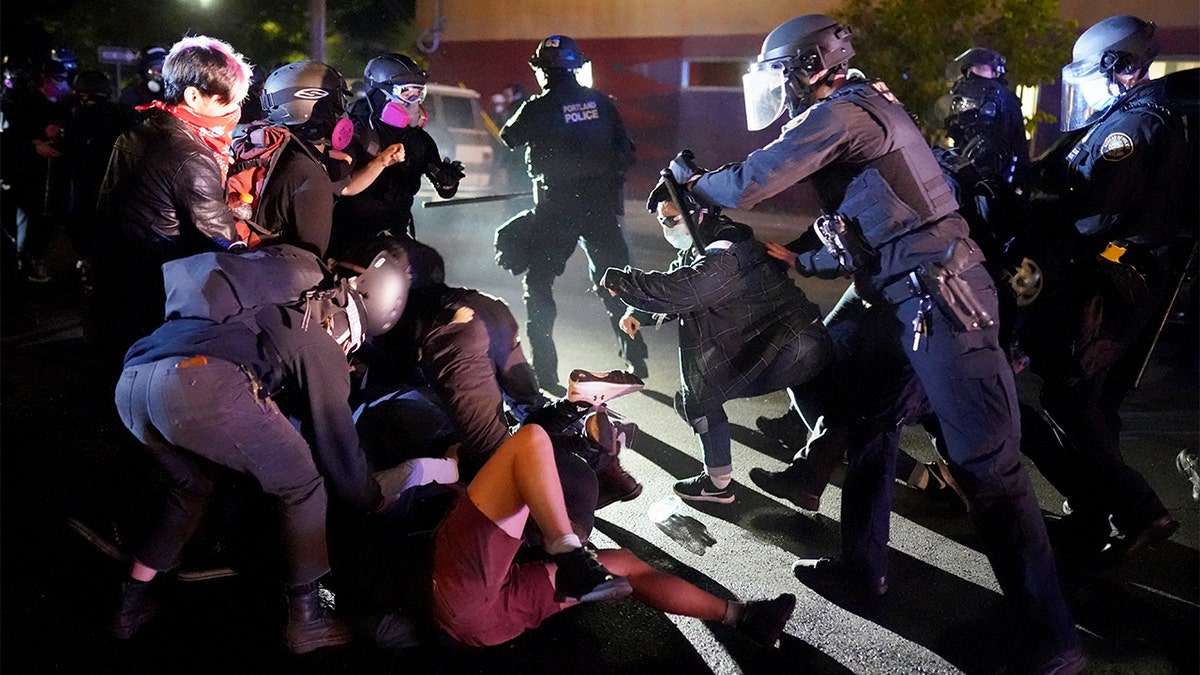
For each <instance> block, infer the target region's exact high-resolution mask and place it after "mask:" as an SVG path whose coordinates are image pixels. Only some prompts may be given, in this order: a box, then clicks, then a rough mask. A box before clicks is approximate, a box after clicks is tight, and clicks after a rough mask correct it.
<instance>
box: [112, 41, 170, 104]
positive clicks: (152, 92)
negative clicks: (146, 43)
mask: <svg viewBox="0 0 1200 675" xmlns="http://www.w3.org/2000/svg"><path fill="white" fill-rule="evenodd" d="M166 60H167V49H166V47H159V46H150V47H145V48H143V49H142V50H141V51H140V52H138V57H137V67H138V79H137V82H135V83H133V84H131V85H129V86H128V87H125V88H124V89H122V90H121V99H120V100H121V103H122V104H124V105H127V106H129V107H130V108H136V107H138V106H143V105H149V104H150V102H151V101H161V100H163V74H162V70H163V62H164V61H166Z"/></svg>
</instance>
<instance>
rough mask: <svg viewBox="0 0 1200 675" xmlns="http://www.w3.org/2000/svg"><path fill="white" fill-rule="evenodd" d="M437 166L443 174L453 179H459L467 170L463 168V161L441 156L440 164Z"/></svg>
mask: <svg viewBox="0 0 1200 675" xmlns="http://www.w3.org/2000/svg"><path fill="white" fill-rule="evenodd" d="M439 168H440V169H441V171H442V174H443V175H445V176H446V177H447V178H449V179H451V180H454V181H460V180H462V179H463V177H464V176H466V175H467V172H466V171H464V170H463V163H462V162H460V161H458V160H457V159H453V160H452V159H450V158H449V157H443V158H442V165H441V167H439Z"/></svg>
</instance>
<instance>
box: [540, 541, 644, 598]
mask: <svg viewBox="0 0 1200 675" xmlns="http://www.w3.org/2000/svg"><path fill="white" fill-rule="evenodd" d="M551 559H552V560H553V561H554V564H555V565H556V566H557V568H558V569H557V570H555V572H554V600H555V602H595V601H597V600H616V599H617V598H623V597H625V596H627V595H629V594H630V593H633V587H632V586H630V585H629V580H628V579H626V578H625V577H619V576H617V575H615V574H613V573H612V572H609V571H608V570H607V569H605V567H604V565H601V564H600V561H599V560H598V559H597V558H596V554H595V553H593V552H592V551H590V550H588V549H586V548H577V549H574V550H571V551H568V552H566V553H559V554H558V555H555V556H553V557H552V558H551Z"/></svg>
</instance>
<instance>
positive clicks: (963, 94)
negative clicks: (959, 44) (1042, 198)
mask: <svg viewBox="0 0 1200 675" xmlns="http://www.w3.org/2000/svg"><path fill="white" fill-rule="evenodd" d="M954 62H955V63H956V64H958V66H959V72H960V73H961V76H960V77H959V78H958V79H956V80H955V81H954V84H952V85H951V86H950V112H949V114H948V115H947V117H946V132H947V133H948V134H949V135H950V138H951V139H953V140H954V147H956V148H958V149H959V153H960V154H961V155H962V156H963V157H966V158H968V159H969V160H970V161H971V163H972V164H973V165H975V167H976V168H977V169H978V170H979V171H980V172H981V173H983V174H985V175H991V176H996V177H998V178H1000V179H1002V180H1003V181H1004V182H1007V183H1011V182H1012V181H1013V177H1014V175H1016V174H1017V173H1019V172H1021V171H1023V170H1024V168H1025V166H1026V165H1027V164H1029V143H1028V142H1027V140H1026V138H1025V121H1024V118H1023V117H1022V116H1021V99H1019V98H1017V95H1016V94H1014V93H1013V92H1012V91H1011V90H1010V89H1009V88H1008V83H1007V82H1006V81H1005V78H1004V75H1005V73H1007V72H1008V70H1007V66H1006V60H1005V58H1004V55H1003V54H1001V53H999V52H997V51H995V50H992V49H988V48H987V47H972V48H970V49H968V50H967V51H965V52H963V53H962V54H959V55H958V57H957V58H956V59H954Z"/></svg>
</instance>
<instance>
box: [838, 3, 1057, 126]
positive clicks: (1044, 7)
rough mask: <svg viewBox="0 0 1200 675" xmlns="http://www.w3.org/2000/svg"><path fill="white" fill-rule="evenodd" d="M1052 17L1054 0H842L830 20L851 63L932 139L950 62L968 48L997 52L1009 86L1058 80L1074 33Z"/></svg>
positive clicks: (948, 80) (951, 72)
mask: <svg viewBox="0 0 1200 675" xmlns="http://www.w3.org/2000/svg"><path fill="white" fill-rule="evenodd" d="M1058 13H1059V7H1058V0H845V2H844V4H843V5H842V7H841V9H839V10H838V11H835V12H833V16H834V17H835V18H836V19H838V20H839V21H841V22H843V23H845V24H848V25H849V26H850V27H851V29H853V31H854V38H853V43H854V51H855V57H854V58H853V59H852V60H851V62H850V65H851V66H852V67H855V68H858V69H859V70H862V71H863V72H865V73H866V74H867V76H868V77H873V78H879V79H881V80H883V81H884V82H886V83H887V84H888V86H889V87H890V88H891V90H892V91H893V92H895V93H896V96H898V97H899V98H900V100H901V101H903V102H904V104H905V107H906V108H907V109H908V111H909V112H910V113H912V114H913V115H915V116H916V118H917V121H918V124H919V125H920V126H921V127H922V129H923V130H924V131H925V132H926V133H927V134H929V135H931V136H936V134H937V132H938V128H937V127H938V126H939V125H940V122H939V115H938V114H937V112H936V110H937V103H938V99H939V98H941V97H942V96H943V95H944V94H946V93H947V91H948V90H949V87H950V83H951V81H953V79H954V78H955V77H957V76H958V72H957V71H956V70H954V68H953V67H952V62H953V60H954V57H956V56H958V55H959V54H961V53H963V52H964V51H966V50H967V49H969V48H971V47H988V48H989V49H994V50H996V51H998V52H1000V53H1001V54H1004V56H1005V58H1007V60H1008V82H1009V84H1010V85H1014V86H1015V85H1036V84H1048V83H1051V82H1055V81H1056V80H1057V79H1058V76H1059V73H1060V71H1061V68H1062V66H1063V65H1064V64H1065V63H1067V62H1068V61H1070V60H1071V45H1072V44H1073V43H1074V41H1075V38H1076V36H1077V35H1078V31H1077V28H1078V24H1077V22H1076V21H1075V20H1073V19H1071V20H1065V19H1060V18H1059V17H1058Z"/></svg>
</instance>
